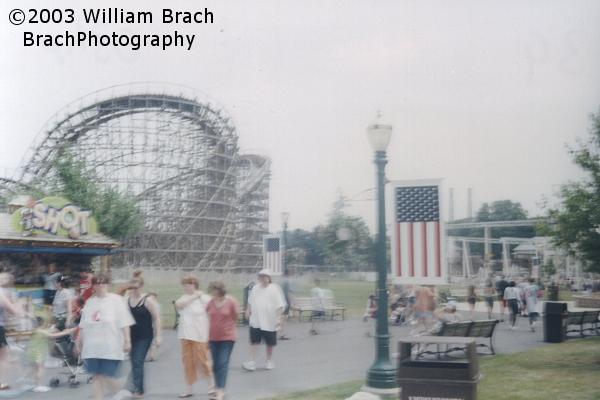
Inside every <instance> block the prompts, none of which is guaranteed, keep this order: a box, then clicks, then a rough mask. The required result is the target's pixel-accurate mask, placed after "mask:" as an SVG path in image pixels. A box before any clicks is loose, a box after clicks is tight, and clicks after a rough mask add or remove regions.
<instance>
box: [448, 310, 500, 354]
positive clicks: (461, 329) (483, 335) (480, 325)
mask: <svg viewBox="0 0 600 400" xmlns="http://www.w3.org/2000/svg"><path fill="white" fill-rule="evenodd" d="M498 322H500V321H498V320H497V319H489V320H481V321H461V322H446V323H444V324H443V325H442V328H441V329H440V331H439V332H438V336H446V337H448V336H451V337H457V336H462V337H470V338H475V339H489V344H487V343H478V344H477V347H486V348H488V349H489V350H490V353H491V354H496V351H495V350H494V343H493V336H494V330H495V329H496V325H498ZM455 350H462V349H460V348H451V349H446V351H445V352H446V353H448V352H450V351H455Z"/></svg>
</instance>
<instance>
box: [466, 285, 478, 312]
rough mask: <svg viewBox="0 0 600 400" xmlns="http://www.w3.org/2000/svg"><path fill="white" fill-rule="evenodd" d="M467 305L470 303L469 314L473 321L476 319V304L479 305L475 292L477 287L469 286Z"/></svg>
mask: <svg viewBox="0 0 600 400" xmlns="http://www.w3.org/2000/svg"><path fill="white" fill-rule="evenodd" d="M467 303H469V312H470V316H471V320H473V319H474V318H475V304H477V293H476V292H475V285H469V287H468V288H467Z"/></svg>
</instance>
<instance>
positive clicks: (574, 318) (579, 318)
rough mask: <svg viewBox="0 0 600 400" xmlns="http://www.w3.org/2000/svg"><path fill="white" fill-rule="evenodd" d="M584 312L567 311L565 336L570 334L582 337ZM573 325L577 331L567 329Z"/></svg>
mask: <svg viewBox="0 0 600 400" xmlns="http://www.w3.org/2000/svg"><path fill="white" fill-rule="evenodd" d="M584 315H585V311H569V312H567V334H569V333H572V332H577V333H579V335H580V336H583V316H584ZM571 325H575V326H577V329H569V326H571Z"/></svg>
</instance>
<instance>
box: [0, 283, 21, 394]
mask: <svg viewBox="0 0 600 400" xmlns="http://www.w3.org/2000/svg"><path fill="white" fill-rule="evenodd" d="M11 281H12V275H11V274H9V273H6V272H3V273H0V391H2V390H8V389H10V386H9V384H8V383H7V382H3V381H2V380H1V379H3V378H4V377H6V363H7V360H8V342H7V341H6V325H7V323H8V314H12V315H14V316H17V317H20V316H22V310H21V308H20V307H19V305H18V304H16V303H13V302H12V300H11V297H10V294H9V291H8V290H7V289H6V286H7V285H9V284H10V282H11Z"/></svg>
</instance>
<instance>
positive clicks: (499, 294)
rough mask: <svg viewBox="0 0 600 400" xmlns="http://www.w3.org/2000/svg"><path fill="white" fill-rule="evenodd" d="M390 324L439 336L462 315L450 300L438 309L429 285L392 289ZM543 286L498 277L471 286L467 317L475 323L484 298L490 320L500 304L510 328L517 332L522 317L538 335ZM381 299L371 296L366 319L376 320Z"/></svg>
mask: <svg viewBox="0 0 600 400" xmlns="http://www.w3.org/2000/svg"><path fill="white" fill-rule="evenodd" d="M389 293H390V312H389V318H390V322H391V323H392V324H395V325H403V324H409V325H411V326H412V327H413V329H412V330H411V332H412V333H435V332H436V331H437V330H439V329H440V328H441V325H442V324H443V323H445V322H458V321H459V320H460V319H461V316H459V314H458V313H457V312H456V311H457V305H458V303H457V301H456V300H455V299H450V300H449V301H446V302H444V304H443V305H442V306H441V307H438V300H440V299H439V298H438V297H436V294H435V293H434V291H433V290H432V289H431V288H430V287H427V286H418V285H408V286H406V285H405V286H401V285H399V286H391V287H390V289H389ZM543 294H544V292H543V287H542V286H541V285H540V284H538V283H537V282H536V280H535V279H533V278H529V279H520V280H519V281H518V282H517V281H514V280H510V281H509V280H506V279H505V277H504V276H498V277H496V278H494V277H493V276H492V275H490V276H489V277H488V278H487V279H486V280H485V282H484V284H483V285H481V287H480V288H478V287H476V286H475V285H473V284H471V285H468V286H467V287H466V296H465V301H466V303H467V307H468V312H467V313H466V315H465V314H463V317H466V318H468V319H470V320H474V319H475V318H476V316H475V306H476V304H477V302H478V301H479V300H480V299H482V300H483V301H484V303H485V305H486V310H487V317H488V319H493V318H494V304H495V303H496V301H498V304H499V309H500V315H499V317H500V320H501V321H504V318H505V315H506V310H507V309H508V313H509V317H508V318H509V319H508V322H509V325H510V329H513V330H514V329H516V327H517V321H518V319H517V317H518V316H519V315H521V316H524V317H528V318H529V328H530V329H531V331H532V332H535V329H536V323H537V320H538V318H539V315H540V307H541V302H540V299H541V298H542V297H543ZM376 313H377V299H376V297H375V295H370V296H369V298H368V300H367V306H366V309H365V313H364V316H363V319H364V320H365V321H367V320H368V319H370V318H376Z"/></svg>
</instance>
